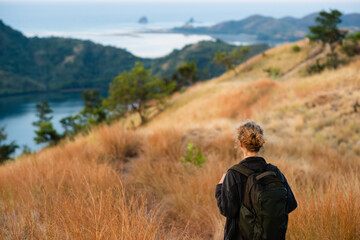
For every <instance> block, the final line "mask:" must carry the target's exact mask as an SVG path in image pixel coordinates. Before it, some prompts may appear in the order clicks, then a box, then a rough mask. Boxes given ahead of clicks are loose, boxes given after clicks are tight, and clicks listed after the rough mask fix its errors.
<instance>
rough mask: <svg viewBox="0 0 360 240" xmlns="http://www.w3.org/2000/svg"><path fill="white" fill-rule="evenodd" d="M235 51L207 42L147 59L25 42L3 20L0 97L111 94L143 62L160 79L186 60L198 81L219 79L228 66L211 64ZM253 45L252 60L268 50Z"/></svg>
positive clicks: (55, 41) (80, 44) (69, 42)
mask: <svg viewBox="0 0 360 240" xmlns="http://www.w3.org/2000/svg"><path fill="white" fill-rule="evenodd" d="M236 47H237V46H234V45H229V44H226V43H224V42H221V41H204V42H200V43H197V44H193V45H188V46H185V47H184V48H183V49H181V50H174V51H173V52H172V53H171V54H169V55H168V56H165V57H162V58H157V59H145V58H139V57H136V56H134V55H133V54H131V53H129V52H127V51H126V50H124V49H119V48H115V47H110V46H102V45H100V44H95V43H93V42H91V41H82V40H76V39H66V38H58V37H51V38H38V37H32V38H27V37H25V36H24V35H23V34H22V33H21V32H19V31H15V30H13V29H11V28H10V27H8V26H6V25H5V24H4V23H3V22H2V21H0V52H1V55H0V89H1V90H0V95H10V94H16V93H25V92H41V91H49V90H69V89H74V88H80V89H84V88H98V89H102V90H105V91H107V89H108V86H109V83H110V82H111V81H112V80H113V79H114V77H116V76H117V75H118V74H120V73H121V72H123V71H125V70H126V71H128V70H131V69H132V68H133V67H134V65H135V62H137V61H139V62H142V63H143V64H144V66H145V67H146V68H151V69H152V70H153V74H155V75H157V76H158V77H159V78H162V77H165V76H166V77H170V76H171V75H172V74H173V73H174V72H176V71H177V67H178V66H180V65H181V64H182V63H183V62H184V61H195V63H196V64H197V67H198V79H200V80H205V79H208V78H212V77H216V76H219V75H220V74H221V73H223V72H225V67H222V66H218V65H216V64H214V63H213V58H214V55H215V53H216V52H217V51H231V50H232V49H234V48H236ZM267 48H268V46H267V45H265V44H262V45H254V46H251V49H252V51H251V52H250V53H249V54H248V56H246V58H249V57H251V56H253V55H256V54H258V53H259V52H262V51H264V50H265V49H267Z"/></svg>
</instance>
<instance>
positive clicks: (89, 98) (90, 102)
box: [81, 90, 106, 124]
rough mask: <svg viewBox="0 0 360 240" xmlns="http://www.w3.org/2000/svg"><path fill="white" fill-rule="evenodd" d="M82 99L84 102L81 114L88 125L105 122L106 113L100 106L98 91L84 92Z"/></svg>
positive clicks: (100, 100)
mask: <svg viewBox="0 0 360 240" xmlns="http://www.w3.org/2000/svg"><path fill="white" fill-rule="evenodd" d="M82 98H83V100H84V109H83V110H82V111H81V114H82V115H83V116H84V117H85V118H86V120H87V122H88V123H89V124H98V123H101V122H103V121H105V120H106V112H105V108H104V106H103V104H102V99H101V96H100V91H92V90H91V91H84V92H83V93H82Z"/></svg>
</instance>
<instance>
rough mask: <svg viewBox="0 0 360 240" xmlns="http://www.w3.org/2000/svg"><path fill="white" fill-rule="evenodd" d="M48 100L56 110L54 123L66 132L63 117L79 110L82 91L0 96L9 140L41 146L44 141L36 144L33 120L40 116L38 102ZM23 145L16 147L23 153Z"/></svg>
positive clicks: (1, 120) (0, 116)
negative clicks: (37, 107) (63, 127)
mask: <svg viewBox="0 0 360 240" xmlns="http://www.w3.org/2000/svg"><path fill="white" fill-rule="evenodd" d="M41 101H48V102H49V104H50V107H51V109H52V110H53V113H52V116H53V119H52V123H53V125H54V127H55V129H56V130H57V131H58V132H61V133H62V132H63V129H62V127H61V124H60V122H59V121H60V119H62V118H64V117H67V116H69V115H73V114H76V113H78V112H79V111H80V110H81V109H82V108H83V100H82V98H81V93H79V92H77V93H51V94H31V95H25V96H12V97H6V98H0V126H5V132H6V133H7V135H8V138H7V142H11V141H13V140H15V141H16V143H17V144H18V145H19V146H23V145H27V146H28V147H30V149H31V150H39V149H41V148H42V147H43V146H44V145H36V144H35V142H34V140H33V138H34V137H35V133H34V131H35V127H34V126H33V125H32V122H34V121H36V120H37V117H36V107H35V106H36V104H37V103H40V102H41ZM21 152H22V149H18V150H17V151H16V155H18V154H20V153H21Z"/></svg>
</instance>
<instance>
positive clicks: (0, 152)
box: [0, 127, 19, 164]
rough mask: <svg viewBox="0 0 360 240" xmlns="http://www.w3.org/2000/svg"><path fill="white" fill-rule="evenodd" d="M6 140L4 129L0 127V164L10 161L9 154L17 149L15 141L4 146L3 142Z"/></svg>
mask: <svg viewBox="0 0 360 240" xmlns="http://www.w3.org/2000/svg"><path fill="white" fill-rule="evenodd" d="M6 138H7V134H6V133H5V127H0V164H1V163H3V162H4V161H6V160H8V159H10V158H11V157H10V156H11V154H13V153H14V152H15V150H16V149H17V148H18V147H19V146H18V145H16V144H15V141H12V142H11V143H10V144H4V143H3V141H5V140H6Z"/></svg>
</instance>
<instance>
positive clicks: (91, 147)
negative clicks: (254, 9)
mask: <svg viewBox="0 0 360 240" xmlns="http://www.w3.org/2000/svg"><path fill="white" fill-rule="evenodd" d="M297 44H298V45H299V46H301V48H302V49H301V51H300V52H297V53H296V52H294V51H293V50H292V45H290V44H284V45H282V46H279V47H276V48H273V49H270V50H267V51H266V52H265V55H261V54H260V55H258V56H256V57H254V58H253V59H251V60H249V61H247V62H246V63H244V64H242V65H240V66H239V67H238V69H237V70H238V72H239V74H237V75H235V73H234V72H228V73H226V74H224V75H222V76H220V77H218V78H214V79H212V80H210V81H207V82H201V83H198V84H196V85H194V86H192V87H190V88H189V89H188V90H187V91H186V92H184V93H176V94H174V95H173V96H172V97H171V98H170V99H169V101H168V103H167V106H166V108H165V109H164V110H163V111H162V112H160V113H158V114H156V115H154V117H153V119H152V120H151V121H150V122H149V123H148V124H147V125H145V126H142V127H138V128H136V129H133V130H132V129H131V127H128V126H127V121H121V122H116V123H114V124H112V125H111V126H100V127H98V128H96V129H93V130H92V131H91V133H90V134H89V135H87V136H78V137H77V138H76V139H75V141H74V142H66V141H64V142H63V143H62V144H61V145H59V146H56V147H52V148H47V149H43V150H42V151H40V152H38V153H36V154H33V155H29V156H23V157H20V158H19V159H17V160H16V161H15V162H9V163H8V164H6V165H3V166H1V167H0V196H1V197H0V223H1V225H0V226H1V228H0V236H1V237H2V238H4V239H19V238H35V239H43V238H51V239H53V238H54V239H222V235H223V226H224V220H225V219H224V217H222V216H221V215H220V213H219V212H218V209H217V206H216V201H215V196H214V191H215V185H216V184H217V182H218V181H219V179H220V177H221V175H222V173H223V172H226V170H227V169H228V168H229V167H230V166H232V165H233V164H235V163H237V162H239V161H240V160H241V158H242V156H241V155H240V154H239V152H238V151H237V150H236V149H235V148H234V128H235V126H236V125H237V124H238V123H239V122H241V121H243V120H245V119H247V118H251V119H253V120H255V121H257V122H258V123H259V124H260V125H262V126H263V127H264V130H265V137H266V145H265V148H264V149H263V150H262V151H261V155H263V156H264V157H265V158H266V159H267V160H268V162H271V163H273V164H275V165H277V166H278V167H279V168H280V169H281V170H282V172H284V174H285V175H286V177H287V180H288V182H289V184H290V186H291V187H292V189H293V191H294V194H295V196H296V198H297V200H298V204H299V206H298V208H297V209H296V210H295V211H294V212H293V213H291V214H290V217H289V228H288V232H287V239H309V240H310V239H358V238H360V231H359V228H358V225H357V224H358V222H360V190H359V189H360V151H359V149H360V137H359V136H360V135H359V133H360V107H357V106H358V105H356V102H358V101H359V100H360V60H356V59H353V62H352V63H350V64H348V65H346V66H343V67H341V68H339V69H337V70H326V71H324V72H323V73H321V74H317V75H312V76H304V75H303V71H302V70H303V68H305V67H306V65H304V64H303V63H304V62H305V61H309V59H310V60H313V59H312V56H314V52H313V51H314V49H313V48H312V47H310V45H309V44H308V43H306V42H305V41H300V42H298V43H297ZM320 48H321V47H319V49H320ZM315 51H317V50H316V49H315ZM296 66H300V68H296ZM267 67H278V68H280V69H281V70H282V72H283V74H282V77H281V76H280V77H279V78H275V79H273V78H268V77H267V73H266V72H264V71H263V69H265V68H267ZM293 69H296V71H293V72H292V74H290V75H289V74H288V75H285V73H286V72H289V71H292V70H293ZM132 118H133V120H136V118H137V116H132ZM129 126H130V124H129ZM190 141H192V142H193V143H194V145H195V146H196V147H199V148H201V149H202V152H203V154H204V155H205V156H206V158H207V161H206V163H205V164H204V165H203V166H202V167H196V166H193V165H191V164H190V165H185V166H184V164H182V163H181V162H180V161H179V159H180V157H181V156H184V155H185V154H186V146H187V144H188V143H189V142H190Z"/></svg>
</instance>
